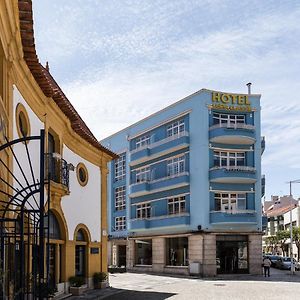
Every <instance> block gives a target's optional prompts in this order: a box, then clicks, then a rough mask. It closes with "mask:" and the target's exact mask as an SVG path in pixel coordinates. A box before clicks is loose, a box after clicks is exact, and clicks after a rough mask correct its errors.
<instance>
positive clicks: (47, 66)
mask: <svg viewBox="0 0 300 300" xmlns="http://www.w3.org/2000/svg"><path fill="white" fill-rule="evenodd" d="M46 70H47V71H48V72H49V70H50V68H49V63H48V62H46Z"/></svg>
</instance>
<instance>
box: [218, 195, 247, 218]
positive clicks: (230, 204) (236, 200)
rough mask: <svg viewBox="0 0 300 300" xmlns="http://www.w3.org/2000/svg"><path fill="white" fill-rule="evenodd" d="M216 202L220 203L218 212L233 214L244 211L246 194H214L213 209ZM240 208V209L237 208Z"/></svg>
mask: <svg viewBox="0 0 300 300" xmlns="http://www.w3.org/2000/svg"><path fill="white" fill-rule="evenodd" d="M217 201H219V202H220V210H217V209H216V211H221V212H225V213H235V212H238V211H243V210H246V207H247V194H246V193H225V192H222V193H215V207H217ZM239 207H242V208H239Z"/></svg>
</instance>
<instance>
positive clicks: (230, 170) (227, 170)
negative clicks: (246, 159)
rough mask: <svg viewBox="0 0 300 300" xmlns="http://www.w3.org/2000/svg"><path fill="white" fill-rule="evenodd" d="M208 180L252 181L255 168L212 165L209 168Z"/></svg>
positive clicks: (227, 181)
mask: <svg viewBox="0 0 300 300" xmlns="http://www.w3.org/2000/svg"><path fill="white" fill-rule="evenodd" d="M209 180H210V181H211V182H217V183H254V182H256V181H257V178H256V170H255V168H254V167H248V166H230V167H213V168H211V169H210V170H209Z"/></svg>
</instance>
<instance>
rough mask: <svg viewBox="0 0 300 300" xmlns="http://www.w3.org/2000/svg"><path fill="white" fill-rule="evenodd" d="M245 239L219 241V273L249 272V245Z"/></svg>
mask: <svg viewBox="0 0 300 300" xmlns="http://www.w3.org/2000/svg"><path fill="white" fill-rule="evenodd" d="M247 244H248V243H247V242H245V241H217V253H216V254H217V257H216V258H217V273H218V274H235V273H248V271H249V270H248V247H247Z"/></svg>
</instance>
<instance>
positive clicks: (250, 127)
mask: <svg viewBox="0 0 300 300" xmlns="http://www.w3.org/2000/svg"><path fill="white" fill-rule="evenodd" d="M216 128H228V129H246V130H254V129H255V126H254V125H250V124H242V123H237V124H231V123H220V124H215V125H212V126H210V127H209V130H213V129H216Z"/></svg>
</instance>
